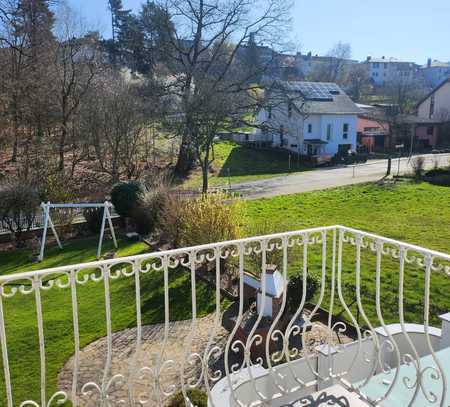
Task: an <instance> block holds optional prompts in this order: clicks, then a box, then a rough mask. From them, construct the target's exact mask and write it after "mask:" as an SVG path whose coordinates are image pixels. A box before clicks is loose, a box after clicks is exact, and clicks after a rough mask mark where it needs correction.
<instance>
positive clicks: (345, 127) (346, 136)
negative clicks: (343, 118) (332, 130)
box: [342, 123, 349, 139]
mask: <svg viewBox="0 0 450 407" xmlns="http://www.w3.org/2000/svg"><path fill="white" fill-rule="evenodd" d="M348 129H349V125H348V123H344V126H343V129H342V130H343V134H342V138H344V139H348Z"/></svg>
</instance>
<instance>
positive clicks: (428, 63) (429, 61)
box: [427, 58, 431, 68]
mask: <svg viewBox="0 0 450 407" xmlns="http://www.w3.org/2000/svg"><path fill="white" fill-rule="evenodd" d="M427 68H431V58H428V61H427Z"/></svg>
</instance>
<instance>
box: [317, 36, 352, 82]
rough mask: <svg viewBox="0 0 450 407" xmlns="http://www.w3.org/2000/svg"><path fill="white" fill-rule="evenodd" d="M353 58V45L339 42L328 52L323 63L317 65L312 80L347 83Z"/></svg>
mask: <svg viewBox="0 0 450 407" xmlns="http://www.w3.org/2000/svg"><path fill="white" fill-rule="evenodd" d="M351 56H352V47H351V45H350V44H346V43H343V42H338V43H337V44H335V45H334V46H333V48H331V49H330V50H329V51H328V53H327V55H326V56H325V57H323V58H322V61H320V62H318V63H317V64H316V65H315V67H314V70H313V72H312V73H311V77H310V79H311V80H314V81H320V82H334V83H343V82H345V80H346V78H347V74H348V68H349V66H350V65H349V59H350V58H351Z"/></svg>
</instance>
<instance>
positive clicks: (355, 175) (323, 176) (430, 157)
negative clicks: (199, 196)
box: [232, 154, 450, 199]
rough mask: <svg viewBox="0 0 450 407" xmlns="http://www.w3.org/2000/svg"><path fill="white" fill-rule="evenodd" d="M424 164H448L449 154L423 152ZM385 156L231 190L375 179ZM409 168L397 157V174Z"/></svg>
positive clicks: (262, 192)
mask: <svg viewBox="0 0 450 407" xmlns="http://www.w3.org/2000/svg"><path fill="white" fill-rule="evenodd" d="M423 157H424V158H425V166H426V168H433V167H434V166H435V162H436V160H437V162H438V163H439V166H448V165H449V164H450V154H424V155H423ZM398 163H399V160H398V159H394V160H392V174H394V175H396V174H397V172H398ZM386 168H387V160H373V161H369V162H367V163H366V164H362V165H358V166H355V167H354V166H344V167H337V168H320V169H317V170H314V171H308V172H301V173H297V174H292V175H286V176H282V177H276V178H270V179H267V180H262V181H252V182H245V183H242V184H235V185H233V186H232V189H233V191H236V192H239V193H241V194H242V195H243V196H244V198H247V199H256V198H264V197H272V196H277V195H287V194H295V193H300V192H308V191H315V190H320V189H326V188H334V187H339V186H343V185H351V184H359V183H363V182H369V181H377V180H379V179H381V178H382V177H383V176H384V175H385V174H386ZM410 172H411V162H410V160H408V158H402V159H400V174H405V173H410Z"/></svg>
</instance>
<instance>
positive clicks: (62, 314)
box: [0, 239, 215, 406]
mask: <svg viewBox="0 0 450 407" xmlns="http://www.w3.org/2000/svg"><path fill="white" fill-rule="evenodd" d="M119 247H120V249H119V250H118V252H117V255H118V256H129V255H135V254H139V253H143V252H145V251H146V250H147V248H148V247H147V246H146V245H145V244H143V243H130V242H127V241H124V240H121V241H120V242H119ZM96 248H97V240H96V239H87V240H83V241H76V242H71V243H69V244H67V245H66V247H65V248H64V250H62V251H60V250H59V249H58V248H56V247H54V248H51V249H49V250H47V252H46V259H45V261H44V262H42V263H40V264H34V265H30V264H29V257H30V253H29V252H27V251H22V252H14V253H0V273H1V274H7V273H12V272H19V271H30V270H34V269H40V268H44V267H52V266H56V265H66V264H74V263H79V262H85V261H90V260H95V256H96ZM111 248H112V246H111V243H108V244H106V247H105V249H111ZM91 271H92V270H91ZM41 293H42V307H43V314H44V332H45V349H46V359H47V360H46V362H47V363H46V369H47V374H46V377H47V391H48V395H51V394H53V392H55V391H56V377H57V374H58V372H59V371H60V370H61V368H62V367H63V365H64V363H65V362H66V361H67V359H68V358H69V357H70V356H71V355H72V354H73V352H74V343H73V328H72V303H71V295H70V290H68V289H59V288H52V289H51V290H49V291H45V290H42V291H41ZM169 293H170V295H169V300H170V319H171V320H183V319H190V318H191V283H190V276H189V274H188V273H185V272H183V271H180V270H171V271H170V274H169ZM77 294H78V307H79V326H80V340H81V346H82V347H83V346H86V345H87V344H89V343H90V342H92V341H94V340H96V339H98V338H100V337H103V336H105V334H106V326H105V302H104V286H103V283H102V282H98V283H94V282H89V283H87V284H86V285H83V286H81V285H78V286H77ZM134 298H135V286H134V278H119V279H117V280H111V315H112V325H113V330H114V331H117V330H122V329H125V328H127V327H131V326H136V311H135V306H136V305H135V301H134ZM214 298H215V297H214V292H213V290H212V289H211V288H210V286H208V285H206V284H204V283H202V282H201V281H198V282H197V308H198V315H199V316H200V317H201V316H205V315H207V314H209V313H210V312H212V311H213V310H214ZM3 305H4V311H5V319H6V333H7V337H8V352H9V359H10V361H14V362H13V363H11V375H12V377H11V379H12V382H13V386H14V387H13V396H14V405H15V406H16V405H17V406H18V405H20V403H21V402H23V401H24V400H26V399H28V398H33V399H34V400H38V399H39V389H40V384H39V383H40V382H39V380H40V379H39V378H40V375H39V366H40V364H39V352H38V349H39V348H38V345H37V344H38V335H37V323H36V311H35V310H36V308H35V299H34V295H27V296H25V295H22V294H16V295H15V296H14V297H13V298H9V299H4V300H3ZM141 306H142V318H143V323H144V324H153V323H158V322H163V321H164V280H163V273H161V272H154V271H151V272H149V273H147V274H145V275H143V276H142V278H141ZM0 368H1V369H2V370H1V373H0V406H4V405H6V396H5V389H4V384H3V367H2V366H1V364H0Z"/></svg>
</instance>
